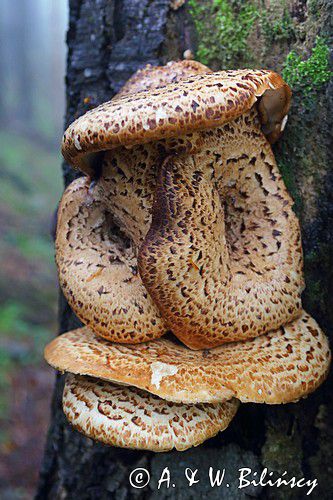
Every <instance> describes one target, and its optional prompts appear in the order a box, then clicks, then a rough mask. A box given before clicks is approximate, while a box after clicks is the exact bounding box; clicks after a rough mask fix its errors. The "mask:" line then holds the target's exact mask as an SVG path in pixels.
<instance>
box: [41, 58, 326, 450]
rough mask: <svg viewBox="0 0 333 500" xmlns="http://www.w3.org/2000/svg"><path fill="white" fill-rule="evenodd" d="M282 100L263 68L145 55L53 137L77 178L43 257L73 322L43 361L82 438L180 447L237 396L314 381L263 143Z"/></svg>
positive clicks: (207, 429) (198, 436)
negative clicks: (145, 60) (55, 376)
mask: <svg viewBox="0 0 333 500" xmlns="http://www.w3.org/2000/svg"><path fill="white" fill-rule="evenodd" d="M290 97H291V92H290V89H289V87H288V86H287V85H286V84H285V83H284V82H283V80H282V79H281V77H279V76H278V75H277V74H276V73H274V72H271V71H266V70H239V71H221V72H217V73H212V72H211V71H210V70H209V68H207V67H205V66H203V65H201V64H200V63H196V62H195V61H182V62H177V63H169V64H168V65H166V66H165V67H156V68H154V67H151V66H148V67H146V68H145V69H143V70H139V71H138V72H137V73H136V74H135V75H134V76H133V77H132V78H131V79H130V80H129V81H128V82H127V84H126V85H125V86H124V88H123V89H122V90H121V91H120V93H119V94H118V95H117V96H115V98H114V99H113V100H112V101H110V102H109V103H105V104H103V105H101V106H99V107H98V108H96V109H94V110H92V111H90V112H88V113H86V114H85V115H84V116H82V117H80V118H78V120H76V121H75V122H74V123H73V124H72V125H70V127H69V128H68V129H67V131H66V132H65V135H64V139H63V154H64V157H65V159H66V160H67V161H68V162H69V163H70V164H71V165H72V166H74V167H76V168H79V169H81V171H82V172H84V173H85V174H86V175H87V177H84V178H80V179H77V180H75V181H74V182H73V183H72V184H71V185H70V186H69V187H68V188H67V190H66V191H65V193H64V195H63V198H62V201H61V204H60V207H59V215H58V225H57V238H56V260H57V265H58V271H59V279H60V284H61V287H62V289H63V291H64V294H65V296H66V298H67V300H68V302H69V304H70V306H71V307H72V308H73V310H74V312H75V313H76V314H77V316H78V317H79V318H80V319H81V320H82V321H83V322H84V324H85V325H86V326H85V327H83V328H80V329H77V330H74V331H71V332H67V333H65V334H63V335H61V336H60V337H58V338H56V339H55V340H53V341H52V342H51V343H50V344H49V345H48V346H47V347H46V349H45V358H46V360H47V361H48V363H49V364H50V365H51V366H53V367H54V368H56V369H57V370H59V371H61V372H67V373H68V376H67V381H66V385H65V390H64V395H63V407H64V412H65V414H66V416H67V418H68V420H69V421H70V422H71V423H72V425H73V426H74V427H75V428H77V429H78V430H80V431H81V432H83V433H84V434H86V435H87V436H90V437H92V438H94V439H97V440H100V441H103V442H104V443H107V444H111V445H115V446H122V447H128V448H139V449H150V450H154V451H165V450H170V449H172V448H173V447H175V448H176V449H178V450H183V449H186V448H189V447H190V446H196V445H198V444H200V443H201V442H203V441H204V440H205V439H207V438H209V437H211V436H213V435H215V434H216V433H217V432H218V431H220V430H223V429H225V428H226V427H227V425H228V424H229V422H230V421H231V419H232V418H233V416H234V415H235V413H236V411H237V406H238V400H240V401H242V402H256V403H268V404H279V403H287V402H292V401H297V400H298V399H300V398H302V397H305V396H307V395H308V394H309V393H311V392H312V391H314V390H315V389H316V388H317V387H318V386H319V385H320V383H321V382H322V381H323V380H324V379H325V377H326V375H327V372H328V368H329V363H330V351H329V347H328V342H327V339H326V337H325V335H324V334H323V332H322V331H321V330H320V328H319V326H318V325H317V323H316V322H315V321H314V320H313V319H312V318H311V317H310V316H309V315H308V314H307V313H305V312H304V310H303V309H302V304H301V298H300V296H301V292H302V290H303V287H304V283H303V273H302V266H303V259H302V248H301V237H300V228H299V224H298V220H297V218H296V216H295V214H294V212H293V210H292V205H293V202H292V199H291V198H290V196H289V194H288V193H287V191H286V188H285V186H284V183H283V181H282V178H281V176H280V173H279V170H278V168H277V165H276V163H275V159H274V156H273V153H272V150H271V147H270V143H272V142H274V141H275V140H277V139H278V137H279V135H280V134H281V132H282V131H283V129H284V127H285V124H286V119H287V113H288V110H289V106H290ZM168 331H171V332H172V333H173V334H174V335H176V336H177V337H178V339H179V340H180V341H181V342H179V340H178V339H176V338H175V337H174V336H173V335H172V333H169V334H168V335H166V336H164V337H163V338H160V337H162V336H163V335H164V334H166V333H167V332H168Z"/></svg>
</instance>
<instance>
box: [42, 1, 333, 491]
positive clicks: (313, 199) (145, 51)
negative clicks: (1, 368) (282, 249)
mask: <svg viewBox="0 0 333 500" xmlns="http://www.w3.org/2000/svg"><path fill="white" fill-rule="evenodd" d="M189 4H190V5H185V6H181V7H180V8H178V9H177V10H174V9H173V8H172V7H171V3H170V0H140V1H139V0H70V24H69V30H68V36H67V42H68V66H67V80H66V81H67V112H66V124H65V125H66V126H67V125H68V124H69V123H70V122H72V121H73V120H74V118H76V117H77V116H79V115H81V114H82V113H84V112H85V111H86V110H88V109H90V108H91V107H94V106H96V105H97V104H99V103H101V102H103V101H106V100H109V99H110V98H111V97H112V96H113V95H114V93H115V92H117V91H118V90H119V89H120V87H121V86H122V85H123V83H124V82H125V81H126V79H127V78H128V77H129V76H130V75H131V74H132V73H133V72H134V71H136V70H137V69H138V68H139V67H141V66H143V65H145V64H146V63H151V64H164V63H166V62H167V61H168V60H172V59H179V58H182V55H183V52H184V50H186V49H190V50H192V51H193V52H195V49H196V48H197V49H198V56H199V58H201V60H202V62H207V63H209V64H210V65H211V66H212V67H213V68H219V69H220V68H223V67H234V68H236V67H241V66H242V67H245V66H252V67H270V68H272V69H275V70H278V71H281V69H282V68H283V65H285V66H286V70H285V71H287V70H288V64H289V66H290V65H291V64H292V63H291V62H290V61H291V60H290V58H288V54H289V53H290V51H291V50H296V51H298V53H299V54H301V55H302V57H303V58H304V59H307V60H308V61H310V63H311V61H312V60H311V59H309V58H311V57H314V56H313V52H311V49H312V47H313V46H314V44H315V37H316V35H318V34H319V35H320V36H321V37H322V38H321V40H322V45H323V46H326V45H325V44H327V43H328V37H329V36H330V35H331V24H330V20H331V15H332V10H333V7H332V3H331V2H329V1H328V0H327V1H325V0H312V1H308V2H306V1H305V0H293V1H286V2H277V1H270V2H268V1H267V2H263V1H261V2H242V1H239V0H238V1H237V0H236V1H235V0H234V1H227V0H225V1H224V0H220V1H219V2H215V6H213V2H212V0H203V1H201V0H190V2H189ZM282 4H283V5H282ZM221 13H222V14H221ZM221 15H223V16H224V17H223V19H222V20H221ZM194 25H195V28H196V33H197V36H196V37H193V33H194ZM228 30H229V31H228ZM235 33H236V34H235ZM195 38H196V43H194V39H195ZM317 43H318V42H317ZM323 52H325V51H324V49H323ZM324 59H325V58H324V57H322V58H320V57H319V59H318V61H317V60H315V58H313V67H314V76H313V75H312V76H310V77H309V76H308V75H303V76H302V74H299V78H298V80H295V78H294V76H295V75H296V74H298V73H297V71H296V70H295V68H294V67H291V75H292V76H291V77H290V78H291V79H292V78H294V79H293V80H292V81H291V83H293V86H294V101H293V106H292V109H291V113H290V118H289V123H288V126H287V129H286V132H285V134H284V137H283V138H282V140H280V142H279V143H278V144H277V146H276V147H275V153H276V156H277V160H278V163H279V166H280V168H281V171H282V174H283V176H284V179H285V182H286V184H287V186H288V188H289V190H290V191H291V194H292V195H293V197H294V199H295V202H296V203H295V210H296V212H297V214H298V215H299V217H300V220H301V224H302V234H303V246H304V251H305V271H306V281H307V289H306V291H305V293H304V297H303V300H304V304H305V307H306V309H307V310H308V312H310V313H311V314H313V315H314V317H315V318H316V319H317V321H318V322H319V323H320V324H321V326H322V327H323V328H324V330H325V331H326V332H327V333H329V327H330V325H332V320H333V313H332V307H330V303H329V298H330V297H331V296H332V291H333V290H332V283H333V275H332V267H333V266H332V262H331V260H330V256H332V246H333V245H332V233H331V232H330V230H331V228H332V224H331V225H330V222H332V204H330V203H329V201H330V194H331V192H332V188H333V182H332V172H331V171H330V170H329V165H331V164H332V149H333V148H332V147H331V146H332V145H331V144H330V130H331V121H330V116H331V115H332V81H331V82H330V83H329V81H328V80H329V71H328V68H327V67H326V66H325V62H324V63H323V60H324ZM320 61H321V62H320ZM310 63H309V64H310ZM320 64H323V67H321V66H320ZM319 72H320V75H321V77H320V78H321V79H320V81H319V80H318V78H316V75H317V74H319ZM286 74H287V73H286ZM311 78H312V79H311ZM330 91H331V92H330ZM74 175H75V174H74V172H73V171H72V170H71V169H70V168H69V167H68V165H64V178H65V184H66V185H67V184H68V183H69V182H70V181H71V180H72V179H73V178H74ZM330 211H331V212H330ZM77 326H79V322H78V320H77V319H76V318H75V317H74V315H73V313H72V312H71V311H70V309H69V307H68V305H67V304H66V302H65V300H64V298H63V297H61V298H60V331H61V332H64V331H67V330H70V329H73V328H75V327H77ZM330 383H331V381H330V382H326V383H325V384H324V386H323V387H322V388H320V389H319V390H318V391H317V392H316V393H315V394H313V395H311V396H310V397H309V398H308V399H306V400H303V401H300V402H299V403H297V404H289V405H285V406H273V407H269V406H266V405H254V404H243V405H241V408H240V410H239V412H238V414H237V416H236V418H235V419H234V421H233V422H232V424H231V426H230V427H229V429H228V430H227V431H225V432H223V433H222V434H221V435H219V436H217V437H216V438H214V439H211V440H210V441H208V442H207V443H205V444H204V445H202V446H200V447H199V448H196V449H193V450H189V451H187V452H184V453H178V452H170V453H163V454H154V453H150V452H139V451H129V450H121V449H118V448H110V447H106V446H103V445H101V444H98V443H93V441H92V440H90V439H87V438H85V437H84V436H82V435H80V434H79V433H78V432H76V431H73V430H72V429H71V427H70V426H69V425H68V424H67V422H66V419H65V417H64V416H63V413H62V409H61V396H62V388H63V377H61V376H58V379H57V383H56V388H55V392H54V397H53V403H52V420H51V426H50V430H49V435H48V440H47V445H46V451H45V458H44V462H43V466H42V470H41V478H40V484H39V489H38V493H37V498H38V499H48V498H49V499H52V500H54V499H60V498H61V499H64V498H68V499H80V500H83V499H95V498H96V499H97V498H98V499H107V498H117V499H118V498H119V499H120V498H124V499H125V498H132V497H133V498H145V497H151V498H157V497H162V498H179V499H180V498H184V499H185V498H201V497H203V496H204V495H207V494H209V495H210V498H221V497H222V498H230V499H239V498H246V497H247V496H248V495H250V496H254V497H260V498H274V499H278V498H283V499H286V498H305V496H306V491H307V489H306V488H294V489H291V488H289V487H281V488H279V489H277V488H273V487H272V488H269V487H266V488H261V487H251V488H247V489H246V490H240V489H237V486H238V481H237V478H238V476H239V472H238V469H239V468H241V467H249V468H251V469H252V470H253V471H258V476H259V474H260V471H261V469H262V468H264V467H267V468H268V469H269V471H274V472H275V475H274V477H278V475H279V474H282V473H283V472H284V471H287V473H288V474H287V477H288V478H291V477H292V476H294V475H295V476H296V477H297V478H301V477H305V478H307V479H314V478H317V479H318V483H319V484H318V486H317V487H316V488H315V490H314V491H313V493H312V498H319V497H321V498H323V499H325V498H327V499H328V498H331V497H332V492H333V475H332V473H331V470H330V468H331V467H332V465H331V464H332V459H333V443H332V429H331V428H330V427H329V418H328V416H329V414H331V415H332V414H333V408H332V406H333V405H332V398H331V397H330V392H329V390H330V387H329V385H330ZM330 412H331V413H330ZM209 466H212V467H214V468H216V469H218V468H219V469H223V468H225V469H226V476H227V479H228V480H229V481H228V482H229V484H230V487H229V488H227V487H226V486H222V487H221V488H217V487H216V488H211V485H210V483H209V480H208V468H209ZM137 467H145V468H147V469H148V470H149V472H150V474H151V481H150V483H149V485H147V486H146V487H145V488H143V489H135V488H133V487H132V486H131V485H130V483H129V474H130V472H131V471H132V470H134V469H135V468H137ZM164 467H168V468H169V470H170V473H171V479H172V480H171V484H170V487H169V488H167V482H164V483H162V486H161V488H160V489H159V490H158V489H157V480H158V479H159V477H160V476H161V473H162V471H163V469H164ZM186 467H190V468H191V469H193V470H194V469H198V473H197V476H196V479H200V482H199V483H197V484H195V485H193V486H192V487H191V488H190V487H189V486H188V481H187V479H186V477H185V475H184V470H185V468H186ZM172 484H175V485H176V486H175V487H173V486H172Z"/></svg>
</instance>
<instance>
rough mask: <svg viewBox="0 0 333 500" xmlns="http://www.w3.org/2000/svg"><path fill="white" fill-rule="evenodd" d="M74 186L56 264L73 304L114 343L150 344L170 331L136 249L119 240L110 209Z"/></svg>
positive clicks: (62, 215)
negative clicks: (139, 266) (147, 285)
mask: <svg viewBox="0 0 333 500" xmlns="http://www.w3.org/2000/svg"><path fill="white" fill-rule="evenodd" d="M89 185H90V180H89V178H80V179H77V180H75V181H74V182H72V184H70V186H69V187H68V188H67V190H66V191H65V193H64V195H63V197H62V200H61V203H60V206H59V211H58V231H57V238H56V262H57V266H58V271H59V280H60V285H61V288H62V290H63V292H64V295H65V297H66V298H67V300H68V303H69V304H70V306H71V307H72V309H73V310H74V312H75V313H76V314H77V316H78V317H79V318H80V320H81V321H82V322H83V323H85V324H86V325H88V326H90V327H91V328H92V329H93V330H94V331H95V332H96V333H98V334H99V335H102V336H104V337H106V338H108V339H111V340H112V341H115V342H125V343H126V342H127V343H128V342H130V343H132V344H133V343H136V342H145V341H147V340H152V339H155V338H158V337H160V336H161V335H162V334H163V333H164V332H165V330H166V328H165V326H164V323H163V320H162V319H161V315H160V313H159V311H158V309H157V307H156V306H155V304H154V303H153V301H152V299H151V298H150V296H149V294H148V293H147V291H146V289H145V288H144V286H143V285H142V282H141V279H140V276H139V275H138V272H137V258H136V252H135V248H134V246H133V245H132V244H131V243H130V242H128V241H127V240H126V238H124V237H123V236H121V235H120V236H117V233H116V231H115V227H114V226H113V220H112V217H111V214H110V212H109V211H108V207H106V206H105V205H104V203H103V199H102V198H98V196H97V195H96V193H94V195H93V194H92V193H91V192H90V191H89Z"/></svg>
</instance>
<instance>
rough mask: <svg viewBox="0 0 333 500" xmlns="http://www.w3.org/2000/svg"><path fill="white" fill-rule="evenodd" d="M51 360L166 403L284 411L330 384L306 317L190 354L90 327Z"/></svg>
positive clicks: (48, 354)
mask: <svg viewBox="0 0 333 500" xmlns="http://www.w3.org/2000/svg"><path fill="white" fill-rule="evenodd" d="M45 359H46V361H47V362H48V363H49V364H50V365H51V366H53V367H54V368H56V369H57V370H59V371H61V372H70V373H74V374H78V375H88V376H92V377H96V378H99V379H103V380H108V381H110V382H113V383H117V384H119V383H120V384H126V385H130V386H134V387H138V388H140V389H143V390H145V391H148V392H150V393H152V394H155V395H157V396H159V397H160V398H163V399H165V400H168V401H173V402H179V403H180V402H181V403H186V404H187V403H188V404H196V403H202V402H206V403H217V402H223V401H226V400H229V399H231V398H233V397H236V398H237V399H239V400H241V401H242V402H255V403H269V404H279V403H288V402H292V401H297V400H298V399H300V398H302V397H305V396H307V395H308V394H309V393H311V392H312V391H314V390H315V389H316V388H317V387H318V386H319V385H320V384H321V382H322V381H323V380H324V379H325V377H326V375H327V372H328V368H329V364H330V351H329V346H328V341H327V338H326V336H325V335H324V333H323V332H322V331H321V329H320V328H319V326H318V324H317V323H316V322H315V320H314V319H312V318H311V317H310V316H309V315H308V314H307V313H305V312H303V313H302V316H301V317H300V318H298V319H297V320H294V321H293V322H291V323H289V324H288V325H285V326H284V327H281V328H280V329H278V330H277V331H274V332H270V333H269V334H266V335H263V336H261V337H257V338H256V339H252V340H248V341H245V342H237V343H230V344H224V345H222V346H220V347H216V348H214V349H210V350H203V351H192V350H190V349H188V348H186V347H185V346H184V345H182V344H180V343H178V342H177V341H175V340H173V339H169V338H166V337H164V338H161V339H158V340H153V341H150V342H148V343H144V344H137V345H122V344H119V343H111V342H108V341H107V340H104V339H102V338H101V337H99V336H96V335H94V334H93V333H92V332H91V331H90V330H89V329H88V328H86V327H85V328H81V329H78V330H74V331H71V332H68V333H65V334H63V335H60V336H59V337H57V338H56V339H54V340H53V341H52V342H51V343H50V344H48V346H47V347H46V349H45Z"/></svg>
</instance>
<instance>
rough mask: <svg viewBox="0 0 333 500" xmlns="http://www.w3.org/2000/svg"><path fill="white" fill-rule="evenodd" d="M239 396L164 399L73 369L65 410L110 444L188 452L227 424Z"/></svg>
mask: <svg viewBox="0 0 333 500" xmlns="http://www.w3.org/2000/svg"><path fill="white" fill-rule="evenodd" d="M238 405H239V402H238V401H237V400H235V399H233V400H230V401H227V402H225V403H216V404H209V403H206V404H202V403H198V404H182V403H172V402H170V401H165V400H163V399H161V398H159V397H157V396H154V395H153V394H149V393H148V392H146V391H143V390H141V389H137V388H135V387H124V386H120V385H115V384H113V383H111V382H106V381H103V380H96V379H93V378H91V377H82V376H80V375H73V374H68V375H67V377H66V382H65V388H64V394H63V409H64V413H65V415H66V417H67V419H68V421H69V422H70V423H71V424H72V425H73V427H74V428H75V429H77V430H78V431H80V432H82V433H83V434H85V435H86V436H88V437H90V438H92V439H95V440H97V441H101V442H103V443H105V444H108V445H111V446H119V447H121V448H133V449H141V450H151V451H155V452H161V451H169V450H172V449H173V448H175V449H176V450H178V451H184V450H187V449H188V448H190V447H192V446H198V445H199V444H201V443H203V442H204V441H205V440H206V439H209V438H211V437H213V436H215V435H216V434H217V433H218V432H220V431H223V430H224V429H226V427H228V425H229V423H230V422H231V420H232V419H233V417H234V415H235V414H236V411H237V408H238Z"/></svg>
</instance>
